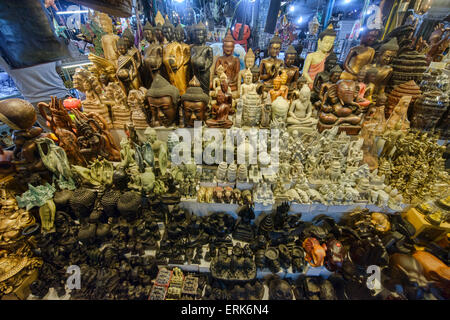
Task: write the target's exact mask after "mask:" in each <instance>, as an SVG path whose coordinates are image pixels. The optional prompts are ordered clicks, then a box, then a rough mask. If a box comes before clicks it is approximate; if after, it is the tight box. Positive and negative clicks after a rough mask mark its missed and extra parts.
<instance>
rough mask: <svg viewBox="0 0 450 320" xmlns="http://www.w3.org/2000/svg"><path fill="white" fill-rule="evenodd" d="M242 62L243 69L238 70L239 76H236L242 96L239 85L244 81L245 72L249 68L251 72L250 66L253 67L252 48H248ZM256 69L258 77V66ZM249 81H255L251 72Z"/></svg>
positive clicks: (253, 56)
mask: <svg viewBox="0 0 450 320" xmlns="http://www.w3.org/2000/svg"><path fill="white" fill-rule="evenodd" d="M244 62H245V69H243V70H241V71H239V76H238V81H237V85H238V91H239V93H240V95H239V96H240V97H242V93H241V85H242V83H245V73H246V72H247V70H250V72H251V70H252V68H253V67H255V54H254V53H253V50H252V48H250V49H248V51H247V53H246V54H245V57H244ZM257 70H258V78H259V68H258V69H257ZM216 71H217V70H216ZM251 82H252V83H253V82H256V81H253V74H252V80H251Z"/></svg>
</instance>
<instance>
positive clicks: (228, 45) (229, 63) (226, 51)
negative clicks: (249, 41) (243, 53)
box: [214, 30, 240, 92]
mask: <svg viewBox="0 0 450 320" xmlns="http://www.w3.org/2000/svg"><path fill="white" fill-rule="evenodd" d="M222 51H223V56H220V57H218V58H217V60H216V64H215V66H214V70H216V69H217V67H218V66H223V68H224V72H225V74H226V75H227V77H228V82H229V86H230V88H231V91H232V92H235V91H237V89H238V75H239V69H240V62H239V58H237V57H235V56H234V55H233V52H234V39H233V36H232V35H231V31H230V30H228V32H227V35H226V36H225V38H224V39H223V46H222Z"/></svg>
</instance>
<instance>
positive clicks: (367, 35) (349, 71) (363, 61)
mask: <svg viewBox="0 0 450 320" xmlns="http://www.w3.org/2000/svg"><path fill="white" fill-rule="evenodd" d="M378 34H379V30H378V29H373V30H372V29H367V28H365V29H364V31H363V32H362V33H361V40H360V45H359V46H356V47H353V48H351V49H350V51H349V53H348V54H347V57H346V58H345V62H344V72H342V75H341V79H344V80H357V77H358V72H359V71H360V70H361V69H362V68H363V67H364V66H366V65H369V64H370V63H372V60H373V58H374V56H375V50H374V49H373V48H372V47H371V46H372V45H373V44H374V43H375V41H376V39H377V37H378Z"/></svg>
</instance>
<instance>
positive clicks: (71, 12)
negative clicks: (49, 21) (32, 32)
mask: <svg viewBox="0 0 450 320" xmlns="http://www.w3.org/2000/svg"><path fill="white" fill-rule="evenodd" d="M76 13H88V10H73V11H61V12H60V11H58V12H56V14H76Z"/></svg>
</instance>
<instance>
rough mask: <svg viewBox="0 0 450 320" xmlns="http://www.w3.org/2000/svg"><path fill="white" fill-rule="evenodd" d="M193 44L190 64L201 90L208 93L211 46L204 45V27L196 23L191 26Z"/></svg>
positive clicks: (211, 61)
mask: <svg viewBox="0 0 450 320" xmlns="http://www.w3.org/2000/svg"><path fill="white" fill-rule="evenodd" d="M192 29H193V30H192V31H193V33H194V34H193V36H194V45H193V46H192V47H191V64H192V71H193V73H194V75H195V77H196V78H197V79H198V81H200V85H201V87H202V90H203V92H205V93H206V94H208V93H209V78H210V76H209V69H210V67H211V65H212V63H213V51H212V48H211V47H209V46H207V45H206V27H205V25H204V24H203V23H201V22H200V23H198V24H197V25H195V26H194V27H193V28H192Z"/></svg>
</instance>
